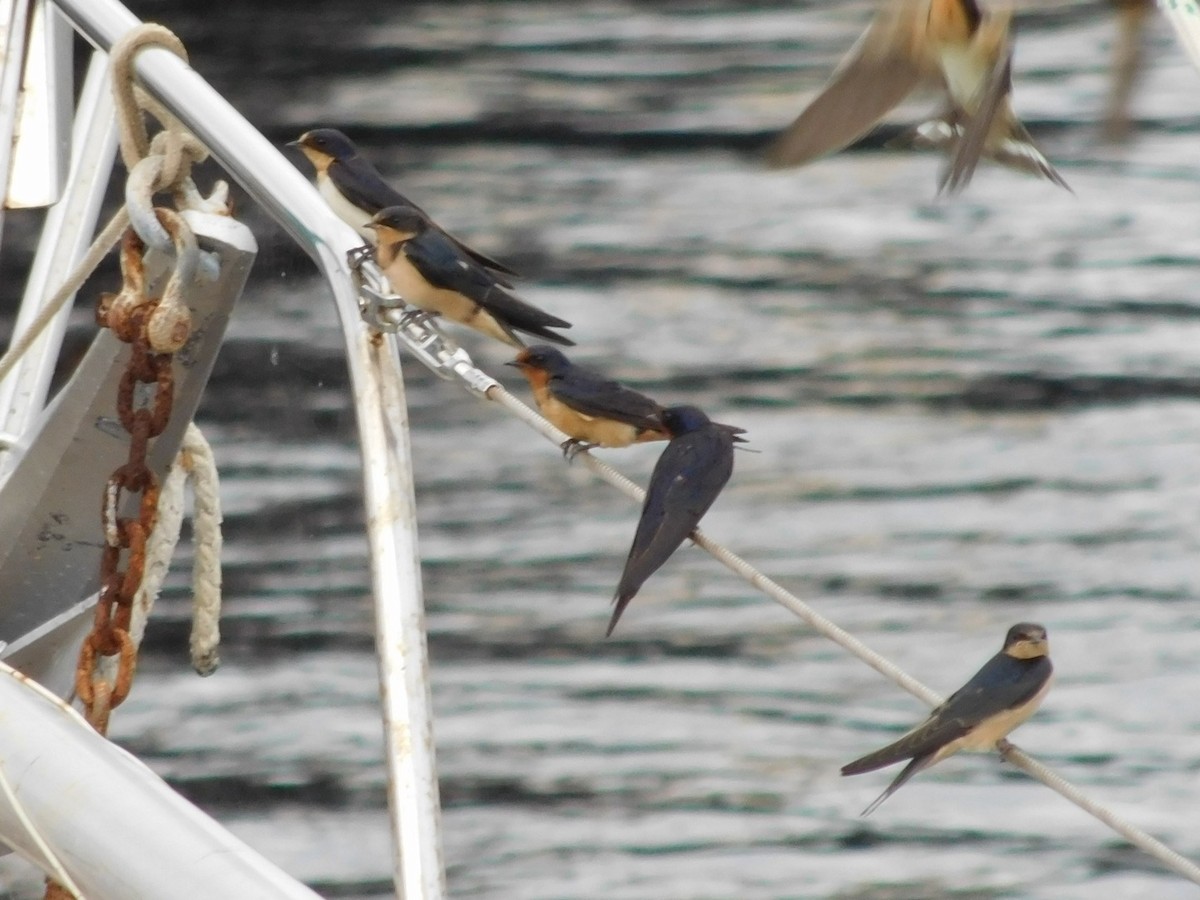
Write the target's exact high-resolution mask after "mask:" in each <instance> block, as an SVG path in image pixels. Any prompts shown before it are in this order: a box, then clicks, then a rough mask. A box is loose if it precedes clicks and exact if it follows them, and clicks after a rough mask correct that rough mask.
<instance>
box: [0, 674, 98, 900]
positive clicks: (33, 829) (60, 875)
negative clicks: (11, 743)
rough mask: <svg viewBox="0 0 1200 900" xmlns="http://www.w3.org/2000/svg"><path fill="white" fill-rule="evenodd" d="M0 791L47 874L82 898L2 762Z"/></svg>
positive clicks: (73, 895) (80, 899) (72, 893)
mask: <svg viewBox="0 0 1200 900" xmlns="http://www.w3.org/2000/svg"><path fill="white" fill-rule="evenodd" d="M54 699H55V700H56V701H58V702H59V703H61V702H62V701H61V700H59V699H58V698H57V697H55V698H54ZM0 791H3V793H4V796H5V797H7V798H8V802H9V804H11V806H12V809H13V812H14V813H16V816H17V819H18V820H19V821H20V823H21V827H22V828H24V829H25V833H26V834H27V835H29V838H30V840H32V841H33V843H34V844H35V845H36V846H37V848H38V850H39V851H40V852H41V854H42V858H43V859H44V860H45V861H46V865H47V867H48V868H49V869H50V871H49V872H48V873H47V874H48V875H50V876H51V877H52V878H53V879H54V880H55V881H57V882H58V884H59V886H60V887H61V888H63V889H64V890H66V891H68V892H70V894H71V896H72V897H75V898H77V900H83V891H81V890H80V889H79V885H77V884H76V883H75V880H74V879H73V878H71V876H70V875H69V874H68V873H67V870H66V867H65V866H63V864H62V860H60V859H59V858H58V855H57V854H56V853H55V852H54V851H53V850H51V849H50V844H49V843H47V841H46V839H45V838H44V837H42V833H41V832H40V831H38V828H37V826H36V825H34V824H33V820H32V819H31V818H29V813H28V812H26V810H25V804H24V803H22V802H21V801H20V800H19V799H18V798H17V792H16V790H15V789H14V788H13V785H12V782H11V781H10V780H9V778H8V772H7V771H6V770H5V768H4V765H3V764H0Z"/></svg>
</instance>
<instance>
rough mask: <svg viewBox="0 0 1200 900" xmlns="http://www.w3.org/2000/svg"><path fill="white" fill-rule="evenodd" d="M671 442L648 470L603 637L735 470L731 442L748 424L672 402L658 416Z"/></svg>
mask: <svg viewBox="0 0 1200 900" xmlns="http://www.w3.org/2000/svg"><path fill="white" fill-rule="evenodd" d="M659 418H660V420H661V421H662V424H663V428H664V429H665V430H666V432H667V434H668V435H670V443H668V444H667V448H666V449H665V450H663V453H662V456H660V457H659V458H658V462H657V463H656V464H655V466H654V472H653V473H652V474H651V475H650V486H649V487H648V488H647V489H646V499H645V500H644V501H643V503H642V515H641V518H640V519H639V520H638V526H637V531H636V532H635V534H634V537H633V546H632V547H630V549H629V557H628V559H626V560H625V571H623V572H622V573H621V580H620V582H619V583H618V584H617V592H616V595H615V597H614V598H613V602H614V603H615V604H616V609H614V610H613V614H612V619H611V620H609V623H608V630H607V631H606V632H605V637H608V636H609V635H611V634H612V633H613V629H614V628H616V627H617V620H618V619H620V618H621V613H623V612H624V611H625V607H626V606H628V605H629V601H630V600H632V599H633V598H634V595H636V594H637V592H638V591H639V590H641V587H642V585H643V584H645V583H646V579H647V578H649V577H650V576H651V575H653V574H654V573H655V572H657V571H658V569H659V567H660V566H662V564H663V563H665V562H666V561H667V560H668V559H669V558H670V556H671V554H672V553H674V552H675V551H676V549H678V547H679V545H680V544H682V543H683V542H684V541H685V540H686V539H687V537H688V535H690V534H691V533H692V532H693V531H695V530H696V526H697V525H698V524H699V523H700V519H701V518H703V516H704V514H705V513H706V512H708V508H709V507H710V506H712V505H713V501H715V500H716V499H717V495H718V494H720V493H721V489H722V488H723V487H725V483H726V482H727V481H729V476H730V475H731V474H733V445H734V443H735V442H738V441H740V440H741V438H739V437H738V435H740V434H744V433H745V432H744V429H741V428H735V427H733V426H732V425H721V424H719V423H717V422H713V421H712V420H711V419H709V418H708V416H706V415H705V414H704V413H703V412H702V411H701V410H699V409H697V408H696V407H694V406H670V407H667V408H666V409H664V410H663V411H662V413H661V414H660V415H659Z"/></svg>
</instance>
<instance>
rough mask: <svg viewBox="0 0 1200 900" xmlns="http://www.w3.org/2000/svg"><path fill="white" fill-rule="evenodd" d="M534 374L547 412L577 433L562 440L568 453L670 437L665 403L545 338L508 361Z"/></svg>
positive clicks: (537, 395) (536, 391)
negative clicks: (572, 357)
mask: <svg viewBox="0 0 1200 900" xmlns="http://www.w3.org/2000/svg"><path fill="white" fill-rule="evenodd" d="M508 365H510V366H516V367H517V368H518V369H520V370H521V373H522V374H523V375H524V376H525V377H526V378H527V379H528V380H529V386H530V387H531V388H533V399H534V400H535V401H537V405H538V409H540V410H541V411H542V415H543V416H545V417H546V418H547V419H549V420H550V421H551V422H552V423H554V426H555V427H556V428H558V429H559V430H560V431H564V432H566V433H567V434H569V435H570V436H571V439H570V440H568V441H564V442H563V445H562V449H563V455H564V456H566V457H567V458H568V459H570V458H573V457H574V456H575V454H576V453H578V452H580V450H582V449H585V448H586V447H589V446H591V447H628V446H629V445H630V444H636V443H642V442H644V441H665V440H667V438H668V435H667V432H666V430H665V429H664V427H663V423H662V421H661V420H660V419H659V415H660V414H661V413H662V409H663V408H662V407H661V406H660V405H659V404H658V403H656V402H655V401H653V400H651V399H650V398H649V397H647V396H646V395H645V394H639V393H638V392H637V391H635V390H632V389H630V388H627V387H625V386H624V385H623V384H620V383H618V382H616V381H612V380H610V379H608V378H605V377H604V376H603V375H601V374H600V373H599V372H593V371H592V370H591V369H587V368H584V367H583V366H577V365H575V364H574V363H572V362H571V361H570V360H569V359H567V357H566V356H564V355H563V353H562V352H561V351H559V350H556V349H555V348H553V347H547V346H546V345H545V344H539V345H537V346H536V347H530V348H529V349H528V350H522V351H521V352H520V353H519V354H518V355H517V358H516V359H515V360H514V361H513V362H510V363H508Z"/></svg>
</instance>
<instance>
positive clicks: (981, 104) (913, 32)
mask: <svg viewBox="0 0 1200 900" xmlns="http://www.w3.org/2000/svg"><path fill="white" fill-rule="evenodd" d="M1011 21H1012V10H1011V9H1007V10H1004V11H1001V12H998V13H995V14H989V13H985V12H984V11H983V10H982V9H981V8H980V7H979V5H978V4H977V3H976V0H884V5H883V7H882V8H881V9H880V11H879V13H878V14H877V15H876V16H875V19H874V21H873V22H872V23H871V25H870V27H869V28H868V29H867V31H866V33H865V34H864V35H863V36H862V37H861V38H860V39H859V40H858V42H857V43H856V44H855V45H854V47H852V48H851V49H850V52H849V53H848V54H847V55H846V57H845V59H843V60H842V62H841V63H840V64H839V65H838V67H837V69H836V70H835V71H834V73H833V76H832V77H831V78H830V80H829V83H828V84H826V85H825V87H824V89H822V91H821V93H820V94H818V95H817V97H816V98H815V99H814V100H813V101H812V102H811V103H810V104H809V105H808V107H807V108H806V109H805V110H804V111H803V112H802V113H800V115H799V117H798V118H797V119H796V120H795V121H794V122H792V124H791V125H789V126H788V127H787V129H785V130H784V132H783V134H781V135H780V136H779V138H778V139H777V140H776V141H775V142H774V143H773V144H772V145H771V147H770V148H769V149H768V151H767V161H768V163H769V164H771V165H772V166H775V167H785V166H799V165H803V164H804V163H807V162H811V161H812V160H814V159H817V158H818V157H821V156H824V155H826V154H828V153H833V152H834V151H836V150H840V149H842V148H843V147H846V146H847V145H848V144H850V143H852V142H853V141H854V140H856V139H857V138H859V137H862V136H863V135H864V134H866V133H867V132H868V131H869V130H870V129H871V128H872V126H874V125H875V123H876V122H878V121H879V119H880V118H882V117H883V116H884V114H886V113H887V112H888V111H889V110H891V109H892V108H893V107H895V106H896V105H897V104H899V103H900V101H901V100H903V99H904V98H905V97H907V96H908V95H909V94H910V93H911V92H912V91H913V90H914V89H915V88H917V87H919V86H926V85H934V86H939V87H940V88H941V89H942V90H943V91H944V93H945V94H946V95H947V98H948V101H949V102H948V109H947V111H946V112H945V114H943V115H941V116H939V117H938V118H935V119H933V120H931V121H929V122H926V123H924V124H923V125H920V126H918V127H917V129H916V130H915V132H914V133H913V135H912V143H914V144H916V145H919V146H926V147H937V148H940V149H944V150H946V151H948V152H949V154H950V159H949V161H948V163H947V165H946V167H945V169H944V170H943V172H942V175H941V178H940V181H939V184H938V191H939V192H941V191H949V192H950V193H956V192H958V191H960V190H962V189H963V188H964V187H966V185H967V183H968V182H969V181H970V180H971V177H972V176H973V175H974V174H975V169H976V167H977V166H978V164H979V160H980V158H981V157H987V158H989V159H993V160H995V161H996V162H998V163H1000V164H1002V165H1005V166H1008V167H1010V168H1014V169H1019V170H1021V171H1025V172H1030V173H1033V174H1035V175H1040V176H1042V177H1043V178H1047V179H1049V180H1050V181H1053V182H1054V183H1055V184H1057V185H1060V186H1061V187H1064V188H1065V187H1067V183H1066V182H1065V181H1063V179H1062V176H1060V175H1059V174H1058V172H1057V171H1055V169H1054V167H1053V166H1052V165H1051V164H1050V162H1049V161H1048V160H1047V159H1046V157H1045V156H1043V155H1042V152H1041V151H1040V150H1038V148H1037V147H1036V146H1035V145H1034V143H1033V139H1032V138H1031V137H1030V136H1029V132H1027V131H1026V130H1025V126H1023V125H1022V124H1021V122H1020V121H1019V120H1018V119H1017V117H1016V115H1015V114H1014V113H1013V110H1012V105H1011V103H1010V96H1011V94H1012V36H1011V29H1010V25H1011ZM1068 190H1069V188H1068Z"/></svg>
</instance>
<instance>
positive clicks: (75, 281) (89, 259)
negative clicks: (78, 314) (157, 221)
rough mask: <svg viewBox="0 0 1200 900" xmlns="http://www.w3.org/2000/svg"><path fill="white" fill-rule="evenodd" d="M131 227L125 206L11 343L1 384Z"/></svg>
mask: <svg viewBox="0 0 1200 900" xmlns="http://www.w3.org/2000/svg"><path fill="white" fill-rule="evenodd" d="M128 227H129V214H128V213H127V212H126V211H125V207H121V208H120V209H119V210H117V213H116V215H114V216H113V217H112V220H111V221H110V222H109V223H108V224H107V225H105V226H104V230H103V231H101V232H100V234H98V235H96V239H95V240H94V241H92V245H91V246H90V247H88V250H87V253H85V254H84V255H83V259H81V260H80V261H79V264H78V265H77V266H76V267H75V268H74V269H72V270H71V274H70V275H68V276H67V278H66V279H65V280H64V281H63V284H62V287H60V288H59V289H58V290H57V291H55V292H54V296H52V297H51V298H50V300H49V301H48V302H47V303H46V305H45V306H43V307H42V310H41V312H39V313H38V314H37V318H35V319H34V320H33V321H32V322H31V323H30V324H29V327H28V328H26V329H25V331H24V332H23V333H22V334H21V336H20V337H19V338H17V339H16V340H14V341H13V342H12V343H11V344H9V347H8V350H6V351H5V353H4V356H3V357H0V381H3V380H4V377H5V376H6V375H8V373H9V372H11V371H12V368H13V366H15V365H16V364H17V362H18V360H20V358H21V357H22V356H24V355H25V354H26V353H28V352H29V348H30V347H32V346H33V344H34V342H35V341H36V340H37V339H38V337H39V336H40V335H41V333H42V332H43V331H45V330H46V326H47V325H49V324H50V322H51V321H53V319H54V317H55V315H57V314H58V311H59V310H60V309H62V307H63V306H64V304H66V303H69V302H70V301H71V299H72V298H74V296H75V294H76V293H77V292H78V291H79V289H80V288H81V287H82V286H83V283H84V282H85V281H87V279H88V277H89V276H90V275H91V274H92V272H93V271H95V269H96V266H98V265H100V261H101V260H102V259H104V257H106V256H107V255H108V254H109V252H110V251H111V250H112V248H113V247H115V246H116V244H117V241H119V240H120V239H121V235H122V234H124V233H125V229H126V228H128Z"/></svg>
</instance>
